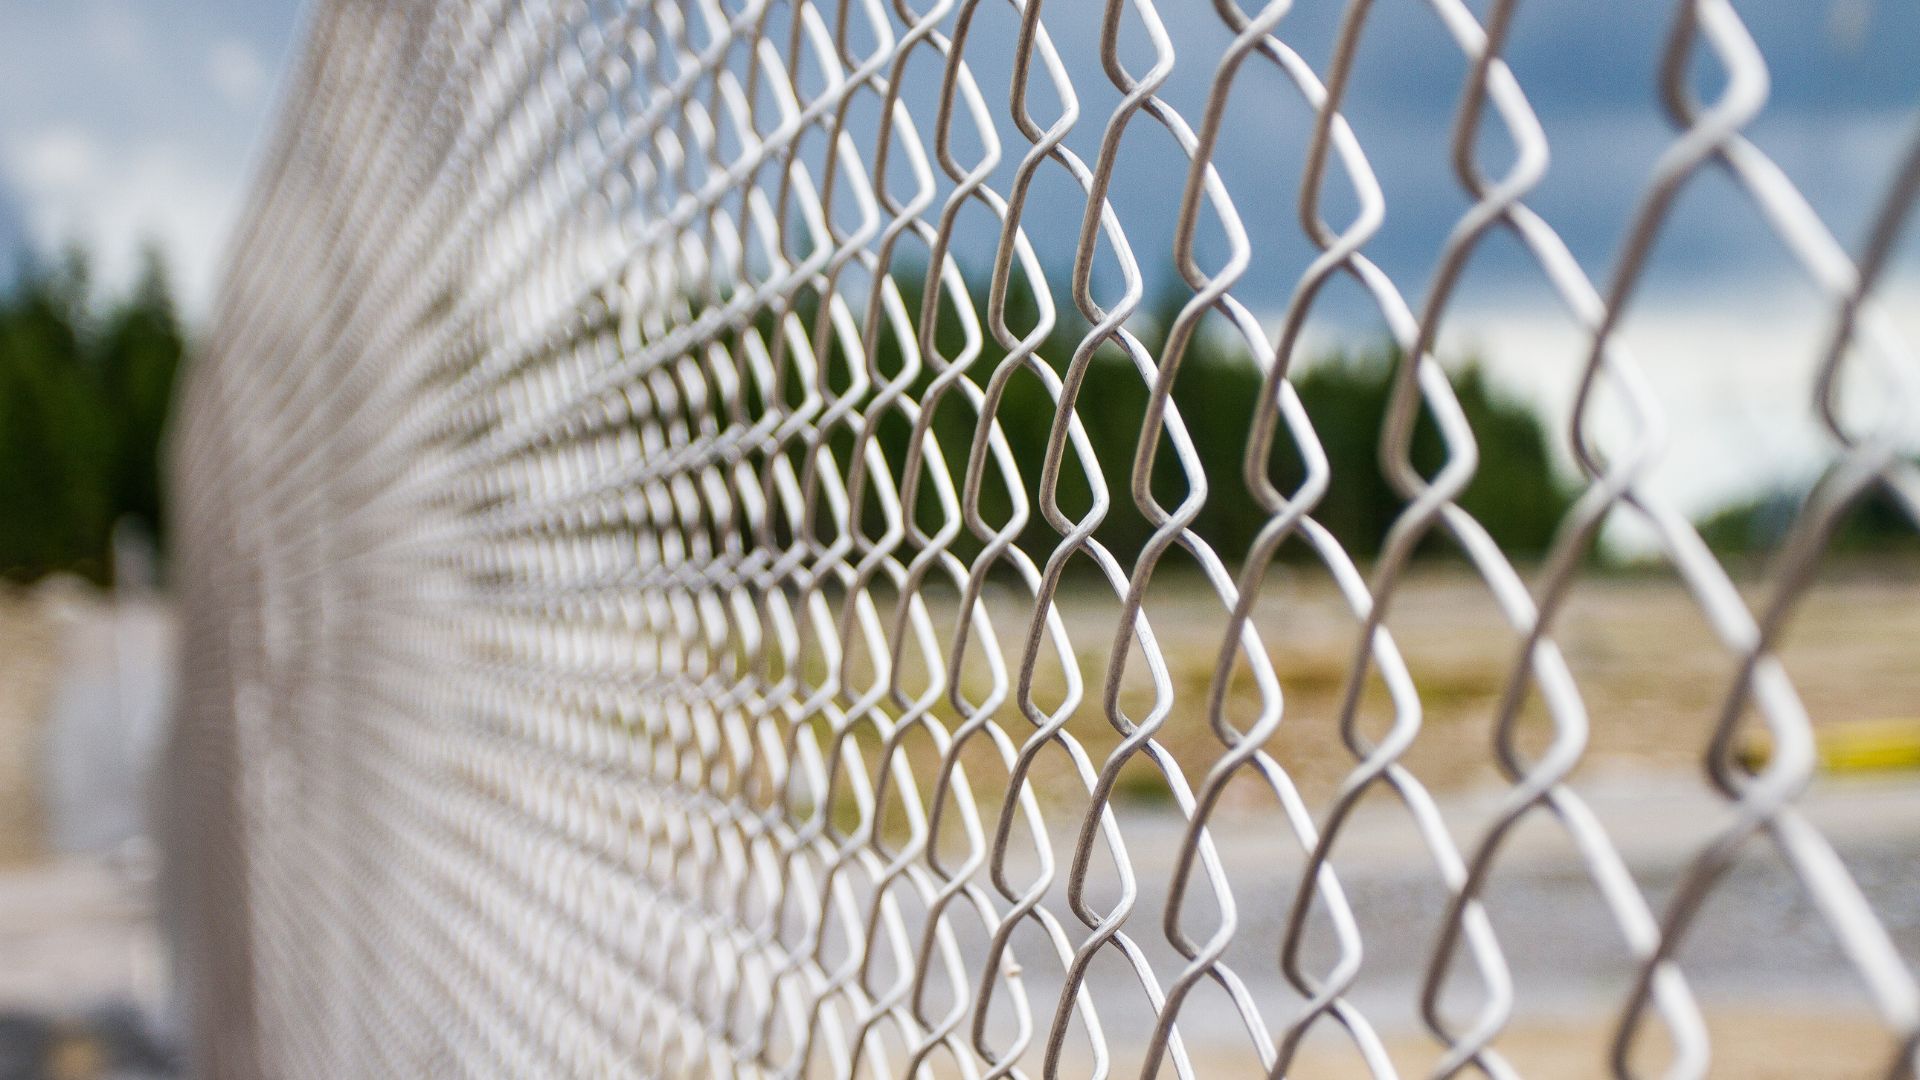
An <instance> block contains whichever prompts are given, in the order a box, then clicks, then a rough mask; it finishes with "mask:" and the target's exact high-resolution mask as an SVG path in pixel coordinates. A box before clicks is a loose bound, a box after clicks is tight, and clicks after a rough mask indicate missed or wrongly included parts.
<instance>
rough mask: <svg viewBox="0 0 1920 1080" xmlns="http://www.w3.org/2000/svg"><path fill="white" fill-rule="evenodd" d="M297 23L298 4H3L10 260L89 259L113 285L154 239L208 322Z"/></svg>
mask: <svg viewBox="0 0 1920 1080" xmlns="http://www.w3.org/2000/svg"><path fill="white" fill-rule="evenodd" d="M300 14H301V5H300V4H299V3H296V2H293V0H0V88H3V90H0V244H3V245H5V247H6V248H8V249H17V243H18V241H19V240H20V239H22V238H28V239H30V240H31V241H32V242H34V243H35V245H36V246H38V247H40V248H42V249H47V248H52V247H56V246H59V245H62V244H65V243H67V242H69V241H79V242H82V243H85V244H86V245H87V246H88V247H89V248H90V249H92V250H93V251H94V252H95V257H96V260H97V262H98V264H99V271H100V274H101V276H102V278H104V279H105V280H106V281H107V282H109V283H113V282H117V281H121V280H124V279H125V278H126V276H127V275H128V274H130V273H131V269H132V267H133V266H134V265H135V257H136V255H137V252H138V249H139V247H140V245H141V244H142V243H143V242H144V241H145V240H147V239H151V240H152V241H153V242H155V243H158V244H159V245H160V246H161V247H162V249H163V250H164V251H165V253H166V255H167V257H168V259H169V261H170V262H171V263H172V264H173V266H174V270H175V274H176V277H177V279H178V285H179V288H180V290H181V292H182V293H183V294H184V298H185V300H186V302H187V304H188V306H189V307H190V308H191V309H193V310H194V311H196V312H199V311H204V309H205V307H206V305H207V303H208V302H209V298H210V295H211V291H212V285H213V282H214V280H215V277H216V272H215V271H216V264H217V261H218V258H219V251H220V247H221V241H222V239H223V238H224V236H225V234H226V232H227V229H228V226H229V223H230V221H231V219H232V216H233V212H234V208H235V206H236V205H237V204H238V201H239V199H240V197H241V195H242V193H243V191H244V189H245V182H246V176H247V171H248V164H249V161H250V160H251V152H252V148H253V146H254V144H255V142H256V139H257V137H258V136H259V134H260V132H261V131H262V129H263V127H264V125H265V124H266V122H267V118H268V116H269V113H270V112H271V107H272V98H273V89H274V82H275V79H276V77H277V74H278V72H279V70H280V68H281V66H282V64H283V58H284V57H286V56H287V55H288V52H289V48H290V46H291V45H292V43H293V41H294V39H295V37H296V36H297V34H298V28H299V22H300ZM8 261H9V263H11V261H12V260H11V259H9V260H8ZM9 269H10V267H9Z"/></svg>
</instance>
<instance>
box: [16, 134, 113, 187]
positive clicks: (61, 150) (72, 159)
mask: <svg viewBox="0 0 1920 1080" xmlns="http://www.w3.org/2000/svg"><path fill="white" fill-rule="evenodd" d="M99 171H100V147H99V145H98V144H97V143H96V142H95V141H94V139H93V137H92V136H90V135H89V134H88V133H87V132H85V131H82V130H80V129H79V128H75V127H57V128H50V129H48V130H46V131H42V132H38V133H36V134H34V135H30V136H28V137H26V138H24V139H20V140H18V141H17V142H16V143H15V144H14V145H13V146H11V147H9V148H8V151H7V172H8V174H9V175H10V177H11V178H12V180H13V182H14V183H15V184H18V185H19V186H20V187H21V188H22V189H24V190H25V191H27V192H29V193H34V192H42V191H59V190H61V189H63V188H64V189H71V188H74V187H77V186H80V185H84V184H87V183H90V182H91V181H92V180H93V178H94V177H95V176H96V175H97V174H98V173H99Z"/></svg>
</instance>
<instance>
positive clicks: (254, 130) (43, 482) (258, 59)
mask: <svg viewBox="0 0 1920 1080" xmlns="http://www.w3.org/2000/svg"><path fill="white" fill-rule="evenodd" d="M299 17H300V5H299V4H297V3H293V2H290V0H183V2H178V3H175V2H168V3H154V2H143V0H126V2H94V0H81V2H77V3H69V2H66V0H52V2H50V0H0V579H3V581H0V1077H3V1078H7V1080H13V1078H17V1077H36V1078H37V1077H42V1076H46V1077H63V1078H64V1077H93V1076H108V1075H124V1076H138V1075H174V1069H173V1065H174V1062H173V1053H172V1048H173V1046H174V1042H175V1039H174V1033H173V1032H172V1031H171V1030H170V1026H169V1025H170V1024H171V1020H170V1017H169V1015H168V1013H167V1010H166V1008H165V1002H166V1000H167V997H168V995H167V993H166V990H165V979H166V975H165V963H164V960H163V956H162V950H161V948H160V944H159V940H160V939H159V935H158V932H157V922H156V919H157V916H156V912H155V904H154V902H153V899H152V892H151V887H152V884H153V878H154V874H155V860H156V857H155V854H154V851H153V847H152V844H151V841H150V840H149V838H148V834H149V831H150V830H149V820H148V818H149V805H150V786H151V785H150V784H149V782H148V777H147V767H148V764H149V762H150V761H151V760H152V756H153V753H154V750H155V748H156V746H157V744H158V741H159V740H160V738H161V735H162V725H163V724H164V723H165V717H166V715H167V706H168V702H169V700H170V694H171V688H172V684H173V663H174V658H173V642H174V632H173V623H172V618H171V614H170V610H169V607H168V605H167V603H166V600H165V592H164V581H165V569H164V560H163V559H162V558H161V557H160V554H159V553H160V552H161V551H163V550H164V547H165V514H164V512H163V511H162V507H161V493H160V480H159V477H160V472H161V463H160V459H161V447H160V435H161V431H162V428H163V426H164V422H165V417H166V413H167V408H168V403H169V400H170V397H171V394H172V389H173V386H174V384H175V381H176V377H177V374H178V369H179V366H180V363H181V360H182V358H183V356H184V355H185V354H186V353H187V351H188V350H189V347H190V343H191V342H192V341H194V340H195V339H196V337H197V335H199V334H201V333H202V332H204V330H205V327H206V326H207V321H208V314H209V311H210V308H211V305H212V303H213V296H214V292H215V287H216V282H217V279H218V276H219V275H218V266H219V261H220V252H221V248H222V245H223V243H224V238H225V236H226V235H227V232H228V230H229V228H230V225H231V223H232V221H233V218H234V216H235V214H236V213H237V211H238V209H239V207H240V204H241V199H242V196H243V193H244V191H245V188H246V181H247V174H248V163H249V161H250V159H251V156H252V154H253V153H254V150H253V148H254V147H255V145H256V144H257V143H258V142H259V140H260V136H261V131H262V128H263V126H264V125H265V123H266V121H267V118H268V117H269V115H270V114H271V111H272V92H273V85H274V81H275V79H276V77H277V74H278V72H279V71H280V69H281V67H282V66H283V64H284V63H285V61H286V57H287V56H288V53H289V49H290V48H291V46H292V43H293V41H294V39H295V36H296V34H297V29H298V22H299Z"/></svg>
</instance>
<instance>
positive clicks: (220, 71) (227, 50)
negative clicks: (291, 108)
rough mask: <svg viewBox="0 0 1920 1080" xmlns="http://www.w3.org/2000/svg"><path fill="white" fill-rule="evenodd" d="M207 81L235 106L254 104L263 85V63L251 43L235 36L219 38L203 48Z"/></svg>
mask: <svg viewBox="0 0 1920 1080" xmlns="http://www.w3.org/2000/svg"><path fill="white" fill-rule="evenodd" d="M206 75H207V81H208V82H209V83H211V84H212V85H213V88H214V90H215V91H217V92H218V93H219V95H220V97H221V98H222V99H223V100H224V101H226V103H227V104H228V105H231V106H233V107H235V108H242V109H244V108H248V107H251V106H253V105H254V104H256V103H257V102H258V100H259V97H260V95H261V93H263V92H264V91H265V90H266V88H267V65H266V64H265V62H263V61H262V60H261V59H260V54H259V53H257V52H255V51H254V49H253V46H251V45H249V44H247V43H246V42H244V41H241V40H240V39H239V38H232V37H228V38H221V39H220V40H218V41H216V42H214V43H213V45H212V46H210V47H209V48H208V49H207V63H206Z"/></svg>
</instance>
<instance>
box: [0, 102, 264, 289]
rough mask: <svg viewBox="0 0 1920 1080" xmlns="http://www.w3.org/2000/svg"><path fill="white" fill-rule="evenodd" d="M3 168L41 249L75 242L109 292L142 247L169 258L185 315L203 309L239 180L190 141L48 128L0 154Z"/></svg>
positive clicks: (129, 272) (128, 273)
mask: <svg viewBox="0 0 1920 1080" xmlns="http://www.w3.org/2000/svg"><path fill="white" fill-rule="evenodd" d="M0 168H3V169H4V171H5V173H6V175H7V178H8V179H9V180H10V181H11V182H12V184H13V185H14V186H15V187H16V188H18V189H19V191H20V194H21V195H22V197H23V198H22V201H23V203H24V204H25V207H26V214H27V227H28V229H29V231H30V232H31V234H32V236H33V240H34V242H35V243H36V244H37V245H38V246H39V247H40V248H41V249H42V250H51V249H54V248H57V247H59V246H61V245H64V244H67V243H71V242H78V243H81V244H84V245H85V246H86V247H87V248H88V249H89V250H90V251H91V252H92V253H93V257H94V260H95V267H96V272H97V274H98V277H99V279H100V281H101V282H102V284H103V285H105V286H106V287H108V288H115V287H120V286H124V285H125V284H126V283H127V282H129V281H130V280H131V279H132V277H133V275H134V274H135V272H136V271H137V269H138V266H139V256H140V249H141V247H142V246H143V245H144V244H146V243H148V242H155V243H158V244H159V245H160V246H161V249H162V250H163V251H164V252H165V253H166V255H167V257H168V259H169V262H170V264H171V266H172V269H173V271H174V277H175V285H176V288H177V291H178V293H179V295H180V300H181V302H182V304H183V306H184V307H185V308H186V310H188V311H189V312H193V313H199V312H204V311H205V310H206V309H207V306H208V303H209V302H210V300H211V298H212V292H213V288H214V284H215V276H216V274H217V272H218V265H217V264H218V260H219V255H220V250H219V246H220V238H221V237H224V236H225V235H226V232H227V227H228V225H229V224H230V219H231V216H232V213H233V207H234V205H235V202H236V199H237V196H238V194H239V192H238V186H239V180H240V178H239V176H238V175H236V173H235V172H234V170H233V169H232V168H231V167H230V166H229V165H228V163H226V162H224V161H217V160H209V159H207V158H206V157H205V156H204V155H200V154H195V153H193V152H192V151H191V149H190V148H189V147H188V145H187V144H185V143H184V142H180V141H174V140H167V139H161V138H135V139H132V140H128V141H126V142H116V143H115V144H114V145H112V146H107V145H105V144H103V143H102V142H101V141H100V140H99V139H98V138H96V137H94V136H91V135H89V134H88V133H86V132H85V131H82V130H80V129H77V128H70V127H54V128H48V129H44V130H41V131H37V132H32V133H30V134H27V135H25V136H22V137H20V138H16V139H14V140H12V141H11V142H9V143H8V144H6V145H5V146H4V147H0Z"/></svg>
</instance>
